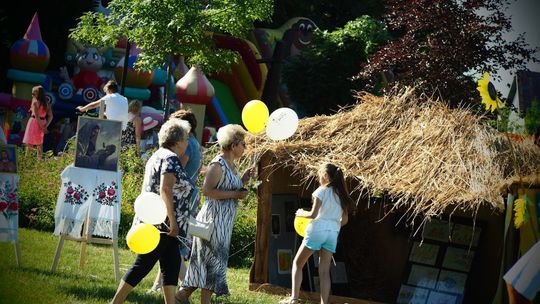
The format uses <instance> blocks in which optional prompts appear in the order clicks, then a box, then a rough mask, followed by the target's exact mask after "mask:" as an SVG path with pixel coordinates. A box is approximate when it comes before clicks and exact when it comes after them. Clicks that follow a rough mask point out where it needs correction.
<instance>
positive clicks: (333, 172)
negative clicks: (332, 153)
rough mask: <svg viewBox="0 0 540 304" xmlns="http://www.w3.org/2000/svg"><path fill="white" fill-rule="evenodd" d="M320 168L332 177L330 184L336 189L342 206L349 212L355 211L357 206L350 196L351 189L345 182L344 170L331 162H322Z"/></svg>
mask: <svg viewBox="0 0 540 304" xmlns="http://www.w3.org/2000/svg"><path fill="white" fill-rule="evenodd" d="M320 170H322V171H323V172H325V173H326V174H328V177H329V178H330V184H329V186H331V187H332V189H334V192H335V193H336V194H337V196H338V197H339V200H340V202H341V208H342V209H343V210H346V211H347V212H351V213H354V211H355V206H354V203H353V201H352V199H351V197H350V196H349V190H348V189H347V184H345V177H344V176H343V171H342V170H341V169H340V168H339V167H337V166H336V165H334V164H331V163H325V164H322V166H321V168H320Z"/></svg>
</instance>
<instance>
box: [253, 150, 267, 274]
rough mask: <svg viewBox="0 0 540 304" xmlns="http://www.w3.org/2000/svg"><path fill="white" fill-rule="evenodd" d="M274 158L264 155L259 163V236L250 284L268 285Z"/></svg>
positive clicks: (256, 241) (256, 242)
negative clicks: (271, 167)
mask: <svg viewBox="0 0 540 304" xmlns="http://www.w3.org/2000/svg"><path fill="white" fill-rule="evenodd" d="M271 161H272V156H271V155H270V154H269V153H264V154H263V155H262V157H261V160H260V162H259V168H258V171H259V176H260V178H261V181H262V183H261V185H260V186H259V191H258V196H259V204H258V206H257V234H256V236H255V255H254V256H255V258H254V260H253V266H252V268H251V271H250V283H259V284H263V283H268V231H269V229H270V207H271V206H272V184H273V176H272V175H271V170H270V169H268V167H269V165H270V164H271Z"/></svg>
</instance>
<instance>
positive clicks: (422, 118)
mask: <svg viewBox="0 0 540 304" xmlns="http://www.w3.org/2000/svg"><path fill="white" fill-rule="evenodd" d="M357 97H358V101H359V102H358V104H357V105H355V106H354V107H352V108H350V109H344V110H341V111H339V112H338V113H336V114H334V115H331V116H316V117H311V118H305V119H302V120H300V125H299V128H298V130H297V132H296V133H295V134H294V135H293V136H292V137H291V138H289V139H287V140H285V141H278V142H273V141H271V140H270V139H268V138H267V137H266V136H251V137H249V138H248V142H249V143H250V146H251V147H252V148H251V149H250V150H249V151H247V152H246V154H247V155H246V156H247V157H253V156H254V155H257V156H259V157H260V156H261V155H262V154H263V153H271V155H272V156H273V157H274V160H275V162H274V163H273V165H271V167H272V166H273V167H274V168H275V167H277V166H290V167H292V169H293V172H294V173H295V174H298V175H299V176H301V177H302V178H301V180H302V181H304V182H305V181H307V180H310V178H311V177H314V176H316V172H317V169H318V166H319V164H321V163H322V162H324V161H330V162H332V163H334V164H336V165H338V166H339V167H341V168H343V170H344V173H345V175H346V177H347V178H348V179H349V180H350V179H354V180H356V181H358V183H353V184H357V185H358V186H356V188H355V189H351V190H353V191H359V192H364V193H386V194H387V195H389V196H390V197H391V198H392V199H393V200H394V207H395V208H405V209H406V210H407V214H408V215H412V216H413V218H414V217H415V216H417V215H424V216H426V218H429V217H431V216H436V215H440V214H441V213H442V212H443V211H444V210H445V209H447V208H448V207H449V206H452V207H455V208H459V209H464V210H466V211H471V210H472V211H476V210H478V208H479V207H480V206H481V204H485V203H487V204H489V205H490V206H492V207H493V208H497V209H502V206H503V199H502V194H503V193H502V189H503V188H505V187H507V186H508V184H510V183H511V182H510V181H511V180H512V179H515V178H519V177H523V176H531V175H535V174H538V173H540V148H539V147H537V146H535V145H534V144H533V143H532V142H528V141H524V142H521V143H516V142H513V141H510V143H511V145H509V141H508V140H507V138H508V137H506V136H505V135H504V134H501V133H499V132H497V131H496V130H494V129H493V128H491V127H488V126H485V125H484V124H482V123H481V119H482V118H481V117H478V116H475V115H473V114H471V113H470V112H469V111H467V110H465V109H449V108H448V107H447V106H446V105H444V104H443V103H442V102H440V101H438V100H433V99H432V98H429V97H427V96H423V97H417V96H416V95H415V93H414V89H410V88H406V89H403V90H402V91H400V92H396V93H395V94H393V95H391V96H385V97H377V96H373V95H370V94H367V93H360V94H358V96H357ZM267 169H268V170H272V168H267Z"/></svg>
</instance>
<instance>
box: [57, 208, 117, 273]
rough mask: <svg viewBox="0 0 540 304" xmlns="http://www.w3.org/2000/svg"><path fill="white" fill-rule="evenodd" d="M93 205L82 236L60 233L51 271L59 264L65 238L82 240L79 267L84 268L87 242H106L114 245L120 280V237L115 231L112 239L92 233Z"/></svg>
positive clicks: (115, 266) (115, 263) (115, 268)
mask: <svg viewBox="0 0 540 304" xmlns="http://www.w3.org/2000/svg"><path fill="white" fill-rule="evenodd" d="M90 209H91V205H90V207H89V208H88V213H87V214H86V218H85V220H84V223H83V234H82V236H81V237H72V236H70V235H68V234H66V233H64V232H62V233H60V239H59V240H58V245H57V246H56V253H55V255H54V260H53V262H52V265H51V272H54V271H55V270H56V266H58V260H59V259H60V254H61V253H62V247H63V246H64V240H71V241H78V242H81V253H80V256H79V268H84V264H85V262H86V244H87V243H94V244H106V245H112V246H113V259H114V277H115V279H116V280H117V281H119V280H120V270H119V261H118V237H117V236H116V235H115V233H113V237H112V239H108V238H99V237H94V236H92V235H91V234H90V225H89V222H90V211H91V210H90Z"/></svg>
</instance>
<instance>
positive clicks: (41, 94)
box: [32, 85, 49, 115]
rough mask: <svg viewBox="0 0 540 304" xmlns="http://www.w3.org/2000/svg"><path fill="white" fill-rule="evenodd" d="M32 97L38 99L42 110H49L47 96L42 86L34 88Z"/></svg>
mask: <svg viewBox="0 0 540 304" xmlns="http://www.w3.org/2000/svg"><path fill="white" fill-rule="evenodd" d="M32 95H33V96H34V97H36V99H37V100H38V102H39V105H40V106H41V107H42V108H45V109H48V106H49V104H48V103H47V97H46V96H45V89H43V87H42V86H40V85H38V86H35V87H33V88H32ZM36 115H37V114H36Z"/></svg>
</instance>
